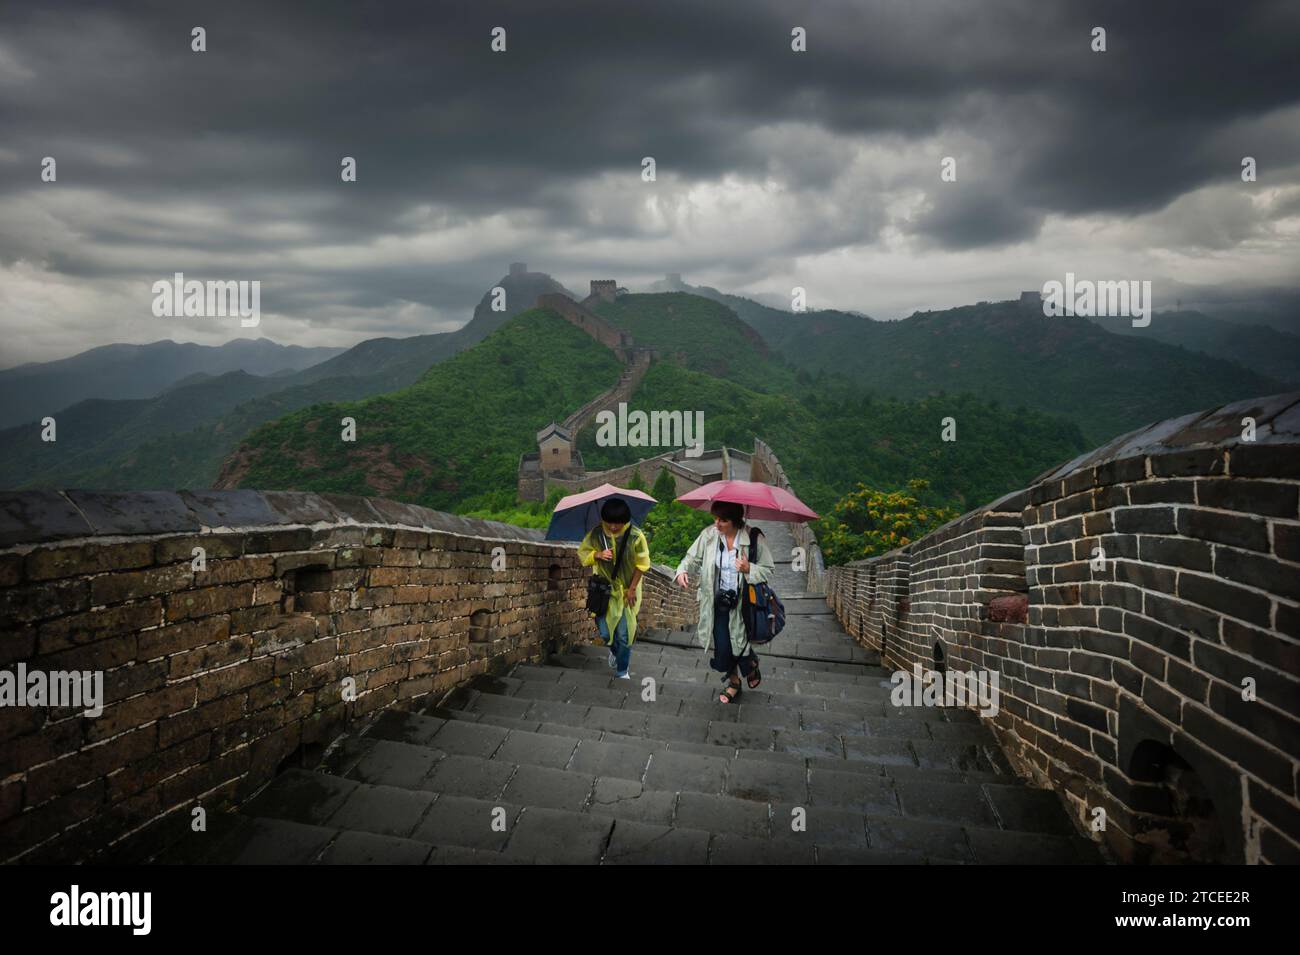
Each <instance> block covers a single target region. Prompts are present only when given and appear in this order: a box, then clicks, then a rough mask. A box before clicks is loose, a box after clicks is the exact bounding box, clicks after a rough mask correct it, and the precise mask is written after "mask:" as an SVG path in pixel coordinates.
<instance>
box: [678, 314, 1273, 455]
mask: <svg viewBox="0 0 1300 955" xmlns="http://www.w3.org/2000/svg"><path fill="white" fill-rule="evenodd" d="M700 292H701V294H702V295H705V296H706V297H709V298H713V299H714V300H715V301H719V302H720V303H722V304H725V305H727V306H728V307H729V308H731V309H732V310H733V311H735V313H736V315H737V316H738V317H739V318H740V319H742V320H743V321H745V322H746V323H748V324H750V325H751V326H752V327H753V328H754V329H755V330H756V331H758V332H759V333H760V334H761V335H762V336H763V337H764V338H765V339H766V340H767V342H768V344H769V345H770V346H771V350H772V352H773V354H775V355H778V356H780V357H781V359H783V360H784V361H787V362H790V363H792V364H793V365H794V366H796V367H797V368H799V369H802V370H804V371H806V372H808V373H810V374H817V373H823V374H827V375H839V376H843V377H844V378H845V379H847V380H849V381H853V382H856V383H858V385H859V386H860V387H861V388H862V389H864V390H866V391H869V392H871V393H874V394H878V395H881V396H888V397H894V398H905V399H916V398H924V397H927V396H937V395H941V394H951V393H957V392H970V393H972V394H978V395H980V396H982V397H984V398H986V399H992V400H996V401H998V402H1000V403H1002V404H1004V405H1009V406H1011V407H1015V406H1017V405H1024V406H1026V407H1030V408H1034V409H1037V410H1039V411H1044V412H1048V413H1050V414H1056V415H1061V416H1063V417H1066V418H1069V419H1071V420H1073V421H1074V422H1075V423H1076V424H1078V426H1079V428H1080V429H1081V431H1082V433H1083V435H1084V437H1085V439H1086V440H1087V441H1088V443H1089V444H1092V445H1096V444H1101V443H1103V442H1105V441H1107V440H1109V439H1110V438H1113V437H1115V436H1116V435H1119V434H1123V433H1124V432H1126V431H1130V430H1132V429H1133V428H1137V427H1141V426H1142V425H1145V424H1148V423H1150V422H1153V421H1159V420H1161V419H1163V418H1170V417H1174V416H1176V415H1180V414H1186V413H1187V412H1191V411H1197V410H1199V409H1201V408H1208V407H1212V406H1214V405H1219V404H1224V403H1226V402H1229V401H1234V400H1237V399H1240V398H1251V397H1255V396H1257V395H1268V394H1276V393H1278V392H1282V391H1286V390H1287V385H1288V379H1286V378H1284V377H1277V376H1276V375H1277V372H1278V371H1282V370H1285V369H1286V368H1289V367H1292V365H1291V364H1289V363H1288V361H1287V360H1286V359H1282V358H1279V359H1278V360H1277V361H1274V362H1272V363H1270V365H1269V367H1270V368H1272V369H1274V372H1273V373H1266V372H1265V371H1263V369H1262V367H1261V365H1260V364H1259V363H1258V362H1257V361H1255V360H1250V359H1249V358H1248V356H1258V355H1259V354H1260V353H1261V352H1263V351H1265V350H1267V349H1268V348H1269V347H1270V345H1274V344H1284V343H1282V342H1281V339H1282V338H1284V337H1285V334H1284V333H1282V332H1278V331H1276V330H1273V329H1267V328H1263V327H1258V328H1256V329H1251V327H1250V326H1242V325H1229V326H1227V327H1228V328H1235V329H1237V330H1238V331H1239V334H1241V335H1242V336H1243V337H1244V338H1247V339H1250V343H1249V344H1242V345H1240V346H1238V347H1236V348H1235V349H1233V350H1229V351H1225V350H1223V349H1217V350H1215V351H1214V352H1213V353H1208V354H1207V353H1203V352H1201V351H1193V350H1190V349H1191V348H1192V347H1193V345H1192V344H1190V342H1191V340H1192V339H1191V336H1189V335H1186V334H1183V333H1175V332H1173V331H1171V330H1170V329H1169V328H1167V327H1165V328H1162V330H1161V331H1160V332H1159V333H1158V335H1145V336H1143V335H1138V334H1127V333H1125V334H1114V333H1113V332H1112V330H1109V329H1108V328H1103V327H1102V326H1101V325H1099V324H1096V323H1094V321H1093V320H1089V319H1086V318H1047V317H1045V316H1043V315H1042V313H1041V312H1037V311H1033V310H1027V309H1025V308H1023V307H1022V306H1021V305H1020V303H1019V302H995V303H988V302H983V303H980V304H979V305H968V306H963V307H961V308H953V309H947V310H944V311H934V312H918V313H916V314H914V315H912V316H910V317H909V318H905V319H901V320H899V321H895V322H881V321H875V320H872V319H869V318H865V317H862V316H858V315H853V314H849V313H847V312H836V311H810V312H803V313H797V314H796V313H793V312H784V311H781V310H780V309H775V308H771V307H770V306H767V305H762V304H760V303H758V302H754V301H752V300H749V299H744V298H740V297H739V296H732V295H724V294H723V293H719V292H717V290H716V289H707V288H702V289H700ZM1158 324H1161V325H1163V326H1170V325H1172V323H1171V322H1165V323H1160V322H1159V316H1156V318H1155V319H1154V320H1153V321H1152V323H1151V325H1150V326H1149V327H1148V328H1147V329H1132V327H1131V324H1130V326H1129V327H1130V329H1131V331H1132V332H1134V333H1137V332H1141V331H1148V332H1149V331H1151V330H1152V329H1155V328H1156V327H1157V325H1158ZM1114 331H1118V328H1117V329H1115V330H1114ZM1178 334H1183V337H1181V338H1171V337H1170V336H1175V335H1178ZM1252 336H1254V337H1253V338H1252ZM1292 354H1294V352H1293V351H1292ZM1238 355H1239V356H1241V358H1242V360H1243V361H1246V362H1247V363H1246V364H1244V365H1243V364H1238V363H1236V362H1235V361H1233V360H1230V359H1232V358H1233V357H1235V356H1238Z"/></svg>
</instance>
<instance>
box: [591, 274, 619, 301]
mask: <svg viewBox="0 0 1300 955" xmlns="http://www.w3.org/2000/svg"><path fill="white" fill-rule="evenodd" d="M617 294H618V282H616V281H615V280H614V279H592V280H591V297H592V298H600V299H604V300H605V301H606V302H612V301H614V297H615V296H616V295H617Z"/></svg>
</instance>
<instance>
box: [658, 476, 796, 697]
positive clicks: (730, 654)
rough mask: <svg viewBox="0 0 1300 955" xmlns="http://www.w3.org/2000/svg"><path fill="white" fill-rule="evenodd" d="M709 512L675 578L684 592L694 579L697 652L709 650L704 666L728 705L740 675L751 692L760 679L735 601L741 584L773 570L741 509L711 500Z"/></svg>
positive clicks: (766, 576)
mask: <svg viewBox="0 0 1300 955" xmlns="http://www.w3.org/2000/svg"><path fill="white" fill-rule="evenodd" d="M709 510H710V513H712V514H713V526H712V527H706V528H704V530H702V531H700V535H699V536H698V537H697V538H695V542H694V543H693V544H691V546H690V549H689V550H688V551H687V552H686V556H685V557H683V558H682V560H681V563H679V564H678V565H677V578H676V579H677V583H679V584H680V585H681V586H682V587H683V588H687V587H689V586H690V577H691V576H698V577H699V593H698V600H699V606H700V622H699V625H698V627H697V628H696V632H695V636H696V639H697V640H698V641H699V644H700V647H701V648H702V649H706V650H707V649H709V647H712V648H713V659H712V660H710V661H709V666H710V667H711V668H712V669H714V670H717V671H718V672H719V673H721V674H723V678H722V679H723V682H724V683H725V684H726V686H725V687H724V689H723V691H722V692H721V693H720V694H719V695H718V700H719V701H720V702H722V703H730V702H731V701H732V700H734V699H735V698H736V697H737V696H738V695H739V694H740V678H741V677H742V676H743V677H745V678H746V682H747V683H748V684H749V688H750V689H751V690H752V689H754V688H755V687H757V686H758V684H759V682H760V681H761V680H762V677H761V675H760V674H759V672H758V656H757V655H756V654H755V653H754V651H753V648H751V647H750V646H749V638H748V637H747V636H746V634H745V622H744V619H743V618H742V617H741V613H740V597H741V595H742V594H743V593H744V592H745V591H744V588H745V586H746V585H747V584H751V583H754V584H759V583H764V582H766V581H768V580H770V579H771V575H772V573H773V572H774V571H775V569H776V565H775V564H774V563H773V561H772V551H771V549H770V548H769V547H768V546H767V540H766V539H765V538H764V537H763V536H762V534H760V533H759V532H758V530H757V529H753V528H750V527H747V526H746V525H745V509H744V508H743V507H741V505H739V504H732V503H731V502H729V501H716V502H714V504H713V506H712V507H711V508H710V509H709ZM753 540H757V542H758V546H757V550H756V552H755V554H754V560H753V561H752V562H751V561H750V560H749V545H750V542H751V541H753ZM746 651H748V652H746Z"/></svg>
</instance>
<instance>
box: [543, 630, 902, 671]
mask: <svg viewBox="0 0 1300 955" xmlns="http://www.w3.org/2000/svg"><path fill="white" fill-rule="evenodd" d="M608 653H609V648H608V647H607V646H606V645H605V644H603V643H590V644H579V645H578V646H576V647H574V648H573V649H572V650H570V651H569V652H568V653H563V654H556V655H553V656H552V657H551V659H549V660H548V661H547V664H548V665H551V666H580V665H582V662H581V661H583V660H594V661H597V662H600V663H606V664H607V659H606V658H607V655H608ZM710 658H711V657H710V655H709V654H706V653H705V652H704V651H702V650H700V649H699V647H698V646H696V645H695V644H691V646H690V647H670V646H667V645H657V644H649V643H647V642H646V641H644V640H643V639H638V640H637V641H636V643H635V644H633V647H632V664H633V665H634V666H636V667H637V669H638V671H639V672H640V671H648V672H653V671H654V670H655V669H657V668H663V669H671V670H678V669H681V670H701V671H703V672H706V673H713V672H714V671H713V670H711V669H710V668H709V660H710ZM759 666H760V668H761V669H762V671H763V673H764V675H765V676H767V675H772V676H774V677H777V676H779V677H782V678H785V679H789V678H791V677H789V676H785V674H787V673H794V674H799V675H801V676H805V677H806V678H819V677H820V676H821V675H823V674H836V675H837V676H838V677H841V678H843V677H861V678H863V679H881V680H888V679H889V676H890V671H888V670H886V669H885V668H883V667H881V666H879V665H878V664H875V663H871V662H840V661H829V660H802V659H799V658H797V657H773V656H767V655H764V654H762V653H760V654H759Z"/></svg>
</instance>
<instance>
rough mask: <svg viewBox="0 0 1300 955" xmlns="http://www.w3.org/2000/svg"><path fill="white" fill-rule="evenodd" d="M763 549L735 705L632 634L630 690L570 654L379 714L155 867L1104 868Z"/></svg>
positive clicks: (963, 727) (970, 724)
mask: <svg viewBox="0 0 1300 955" xmlns="http://www.w3.org/2000/svg"><path fill="white" fill-rule="evenodd" d="M765 529H766V530H767V531H768V533H769V544H770V546H771V547H772V548H773V551H774V553H775V554H776V556H777V558H778V560H780V559H781V558H782V557H784V558H786V559H785V560H784V562H783V563H782V564H781V565H780V566H779V567H778V574H777V577H776V587H777V590H778V592H779V593H781V594H782V596H783V598H784V600H785V604H786V607H787V615H788V617H787V619H788V622H787V626H786V629H785V631H784V632H783V633H782V634H781V636H780V637H778V638H777V640H776V641H775V642H774V643H773V645H772V646H771V647H770V648H769V650H768V652H766V653H763V654H762V655H761V656H762V659H763V664H762V672H763V676H764V679H763V684H762V686H761V687H760V688H759V689H758V690H748V689H747V690H745V691H744V692H743V693H742V695H741V697H740V700H739V701H738V702H737V703H736V704H730V705H728V704H722V703H719V702H716V699H717V698H716V695H715V693H716V690H717V688H718V687H719V682H718V675H717V674H715V673H713V672H712V671H711V670H709V669H708V660H707V656H706V655H705V654H704V652H703V651H701V650H699V649H698V648H697V647H696V645H695V643H694V634H693V632H691V633H683V632H664V631H647V632H644V633H643V634H642V635H641V637H640V639H638V641H637V643H636V645H635V647H634V651H633V655H632V666H631V673H632V676H633V679H632V681H631V682H629V681H626V680H614V679H612V678H611V673H610V671H609V669H608V667H607V663H606V659H605V658H606V650H605V648H604V647H601V646H582V647H580V648H578V649H577V650H576V651H575V652H572V653H569V654H567V655H564V656H561V657H555V658H552V659H551V660H549V661H548V662H547V663H546V665H529V664H520V665H518V666H516V667H514V668H513V669H512V670H511V671H510V672H509V674H508V675H506V676H503V677H500V678H492V677H488V678H479V679H477V680H475V681H473V682H472V683H471V685H469V686H466V687H462V688H461V689H458V690H457V691H456V692H455V693H454V694H453V695H452V696H451V697H450V698H449V699H447V700H446V701H444V704H443V705H442V706H441V707H437V708H433V709H431V710H429V711H428V712H426V713H420V714H416V713H402V712H396V711H391V712H386V713H383V714H382V715H380V716H379V717H378V719H376V720H375V721H374V722H373V723H371V724H370V725H369V726H368V727H366V728H365V729H364V731H362V732H359V733H356V734H354V735H350V736H347V737H345V738H344V739H343V740H342V741H341V742H340V743H339V744H338V745H336V746H335V747H333V748H332V749H331V751H330V752H329V753H328V754H327V756H326V758H325V760H324V761H323V763H322V765H321V766H320V767H318V769H317V770H316V771H306V770H292V771H289V772H287V773H284V774H282V775H281V776H279V777H277V778H276V779H275V780H274V781H273V782H272V783H271V784H270V785H269V786H268V787H267V788H266V789H264V790H263V791H262V792H261V793H260V794H259V795H258V796H257V797H255V798H254V799H253V800H252V801H251V802H249V803H248V804H246V805H245V806H244V807H243V809H242V811H241V812H239V813H237V814H225V815H221V816H218V817H214V818H213V819H211V820H210V821H209V832H208V833H207V834H205V836H204V837H203V838H202V839H198V838H196V839H194V840H190V839H186V840H185V841H184V843H183V844H181V845H178V846H176V847H174V848H173V849H172V850H170V851H169V852H168V853H165V854H164V855H163V856H161V857H160V858H159V859H158V860H157V861H166V862H190V863H193V862H220V863H231V862H233V863H270V862H281V863H407V864H421V863H424V864H448V863H529V862H545V863H580V864H596V863H603V864H615V863H689V864H703V863H713V864H720V863H798V864H809V863H821V864H827V863H1022V864H1053V863H1080V862H1092V863H1095V862H1099V861H1101V860H1100V856H1099V854H1098V853H1097V851H1096V849H1095V848H1094V846H1093V844H1092V843H1090V842H1089V841H1088V840H1086V839H1083V838H1081V837H1079V836H1077V835H1075V834H1074V832H1073V829H1072V827H1071V825H1070V823H1069V820H1068V819H1067V818H1066V816H1065V813H1064V810H1063V809H1062V808H1061V806H1060V803H1059V801H1058V799H1057V797H1056V796H1055V795H1054V794H1053V793H1051V792H1048V791H1044V790H1038V789H1032V788H1030V787H1028V786H1026V785H1024V784H1023V783H1021V782H1020V781H1019V780H1018V779H1017V778H1016V777H1015V776H1014V775H1012V774H1011V769H1010V767H1009V765H1008V764H1007V762H1006V760H1005V758H1004V757H1003V756H1002V754H1001V752H1000V750H999V749H998V746H997V744H996V742H995V741H994V738H993V736H992V734H991V733H990V732H989V731H988V729H987V728H985V727H984V726H982V725H981V724H980V721H979V718H978V717H977V716H976V715H975V714H974V713H972V712H970V711H968V710H958V709H937V708H906V709H900V708H897V707H894V706H893V705H891V704H890V702H889V693H890V684H889V679H888V677H889V675H888V673H887V672H886V671H885V670H884V669H883V668H882V667H880V665H879V661H878V659H876V658H875V657H874V655H873V654H871V653H870V652H869V651H867V650H864V649H863V648H861V647H858V646H856V645H855V644H854V643H853V641H852V640H851V639H850V638H849V636H848V635H847V634H845V633H844V632H843V631H842V630H841V629H840V627H839V626H838V624H837V622H836V621H835V618H834V616H833V615H832V614H831V613H830V612H829V609H828V608H827V606H826V603H825V601H824V600H823V599H821V598H820V597H810V596H808V595H805V594H803V593H802V578H801V576H800V575H799V574H797V573H795V572H793V571H791V570H790V566H789V560H788V557H789V553H790V538H789V532H788V529H787V528H785V527H784V526H783V525H779V524H769V525H766V526H765ZM647 678H650V679H653V681H654V688H655V691H656V692H655V696H654V699H653V700H647V699H645V698H643V692H644V690H643V682H642V681H644V680H646V679H647ZM800 821H802V822H803V826H802V827H800V826H799V825H798V823H799V822H800Z"/></svg>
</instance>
